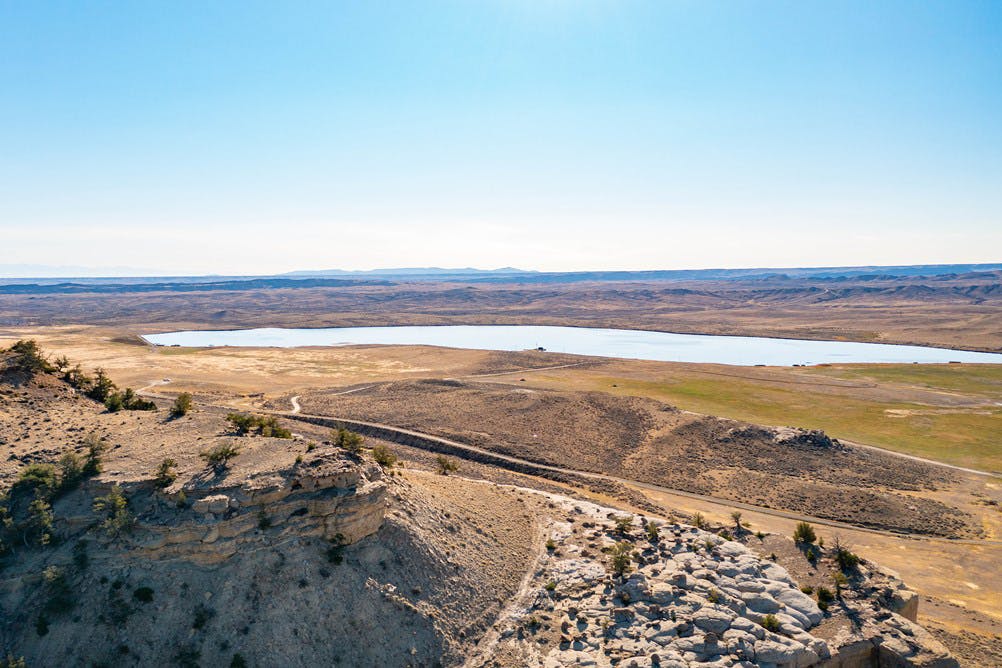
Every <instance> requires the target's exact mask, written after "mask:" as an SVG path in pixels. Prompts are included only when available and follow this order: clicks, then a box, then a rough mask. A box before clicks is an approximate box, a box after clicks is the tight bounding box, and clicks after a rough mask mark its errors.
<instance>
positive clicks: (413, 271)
mask: <svg viewBox="0 0 1002 668" xmlns="http://www.w3.org/2000/svg"><path fill="white" fill-rule="evenodd" d="M537 273H539V272H537V271H535V270H532V269H517V268H515V267H501V268H500V269H477V268H475V267H461V268H457V269H448V268H442V267H399V268H389V269H317V270H299V271H289V272H286V273H284V274H279V276H309V277H317V276H480V275H484V274H493V275H497V274H537Z"/></svg>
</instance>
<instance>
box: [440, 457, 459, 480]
mask: <svg viewBox="0 0 1002 668" xmlns="http://www.w3.org/2000/svg"><path fill="white" fill-rule="evenodd" d="M435 465H436V466H437V467H438V472H439V473H440V474H442V475H449V474H450V473H455V472H456V471H458V470H459V464H457V463H456V462H454V461H453V460H451V459H449V458H448V457H446V456H445V455H438V456H437V457H435Z"/></svg>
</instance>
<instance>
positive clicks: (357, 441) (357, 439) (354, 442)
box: [331, 427, 365, 454]
mask: <svg viewBox="0 0 1002 668" xmlns="http://www.w3.org/2000/svg"><path fill="white" fill-rule="evenodd" d="M331 438H332V440H333V441H334V445H336V446H337V447H339V448H342V449H344V450H347V451H348V452H351V453H354V454H358V453H359V452H361V451H362V443H363V442H365V439H364V438H363V437H362V435H361V434H358V433H355V432H353V431H349V430H348V429H345V428H343V427H340V428H338V429H335V430H333V431H332V432H331Z"/></svg>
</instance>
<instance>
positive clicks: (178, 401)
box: [170, 392, 193, 418]
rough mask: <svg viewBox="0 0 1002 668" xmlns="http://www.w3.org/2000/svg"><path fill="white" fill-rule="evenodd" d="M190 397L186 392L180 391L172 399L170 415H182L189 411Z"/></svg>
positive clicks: (174, 416) (175, 416)
mask: <svg viewBox="0 0 1002 668" xmlns="http://www.w3.org/2000/svg"><path fill="white" fill-rule="evenodd" d="M192 403H193V402H192V397H191V394H189V393H188V392H182V393H181V394H179V395H177V397H176V398H175V399H174V403H173V404H172V405H171V407H170V416H171V417H173V418H179V417H184V416H185V415H187V414H188V413H189V412H190V411H191V407H192Z"/></svg>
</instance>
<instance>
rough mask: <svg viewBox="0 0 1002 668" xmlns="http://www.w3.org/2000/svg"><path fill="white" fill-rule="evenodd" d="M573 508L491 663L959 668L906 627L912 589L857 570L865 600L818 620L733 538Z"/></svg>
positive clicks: (837, 603)
mask: <svg viewBox="0 0 1002 668" xmlns="http://www.w3.org/2000/svg"><path fill="white" fill-rule="evenodd" d="M564 503H566V502H564ZM568 510H569V511H570V514H569V515H568V521H567V522H556V523H554V524H553V525H552V527H551V530H550V534H551V535H550V539H549V542H548V543H547V550H546V552H545V554H544V555H543V556H542V557H541V561H540V563H539V568H538V570H537V572H536V573H535V575H534V576H533V578H532V581H531V582H530V584H529V586H528V588H527V589H526V590H525V595H524V597H523V599H522V600H521V601H520V602H519V603H518V605H516V606H514V607H513V608H511V609H510V611H509V614H508V616H507V617H506V618H505V619H504V620H503V621H502V622H501V624H500V625H499V626H498V627H497V635H496V636H495V637H494V638H492V639H491V640H490V641H489V650H486V651H487V653H489V654H494V653H497V654H500V655H506V656H508V657H509V659H514V658H515V657H517V658H518V660H522V661H524V664H525V665H536V666H545V667H547V668H556V667H558V666H614V665H615V666H627V667H630V668H633V667H637V668H640V667H644V668H646V667H648V666H650V667H657V666H660V667H662V668H669V667H671V668H682V667H684V666H719V667H721V668H723V667H728V666H767V667H772V666H775V667H779V668H804V667H807V666H819V667H824V668H855V667H864V666H878V665H879V666H926V667H936V668H948V667H953V666H957V665H958V664H957V662H956V660H955V659H953V658H952V657H951V656H950V654H949V652H948V651H947V650H946V649H945V648H944V647H943V646H942V645H941V644H940V643H939V642H938V641H936V640H935V639H933V638H932V637H931V636H930V635H929V634H928V633H927V632H926V631H925V630H924V629H923V628H922V627H920V626H919V625H917V624H916V623H915V622H914V618H915V614H916V613H917V597H916V596H915V595H914V593H913V592H909V591H908V590H907V589H906V588H905V587H904V585H903V584H902V583H901V582H900V581H899V580H896V579H895V578H893V577H892V576H890V575H888V574H886V573H882V572H879V571H876V570H875V569H871V568H868V567H867V566H865V565H863V566H861V567H860V568H859V571H858V573H857V575H856V577H855V578H854V584H853V586H854V587H856V588H860V589H861V590H863V589H865V590H866V592H867V596H866V597H865V598H864V597H859V598H854V597H852V596H850V595H848V594H847V595H846V596H842V597H839V598H837V599H835V600H833V601H832V602H831V604H830V605H825V607H827V608H828V610H827V611H823V610H822V609H821V608H820V607H819V604H818V601H816V600H815V598H814V597H812V596H811V595H808V594H807V593H805V592H804V591H801V590H800V589H799V588H798V585H797V583H796V582H794V580H793V579H792V578H791V576H790V574H789V573H788V572H787V570H786V569H785V568H783V567H782V566H779V565H778V564H776V563H773V562H772V561H770V560H769V559H763V558H761V557H760V556H758V555H756V554H755V553H754V552H753V551H752V550H750V549H749V548H748V547H746V546H745V545H743V544H741V543H740V542H737V541H731V540H724V539H723V538H721V537H720V536H718V535H716V534H714V533H711V532H708V531H703V530H701V529H697V528H695V527H692V526H685V525H680V524H667V523H661V522H658V521H653V520H652V521H651V526H654V527H657V531H656V532H655V531H653V530H652V529H648V528H647V524H646V523H645V524H644V525H643V526H641V524H640V523H639V522H637V521H636V520H634V521H632V522H631V523H630V525H629V526H628V527H624V526H623V524H624V522H623V521H622V519H620V518H618V517H617V516H616V515H614V514H612V513H610V512H609V509H608V508H601V507H598V506H592V505H590V504H586V503H582V502H572V503H571V504H570V506H569V508H568ZM617 519H620V522H619V526H616V521H615V520H617ZM655 533H656V534H657V536H656V537H653V535H654V534H655ZM751 540H756V539H755V538H754V537H752V538H751ZM617 545H618V546H625V547H623V548H617ZM617 549H620V550H622V549H628V550H629V553H630V566H629V571H630V572H629V573H626V574H624V575H622V576H620V575H616V574H614V573H612V572H610V569H609V558H610V557H609V554H610V553H615V552H616V551H617ZM905 615H907V616H908V617H911V619H909V618H907V617H906V616H905ZM479 665H492V661H491V660H490V659H487V658H486V657H484V658H482V659H481V660H480V664H479Z"/></svg>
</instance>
